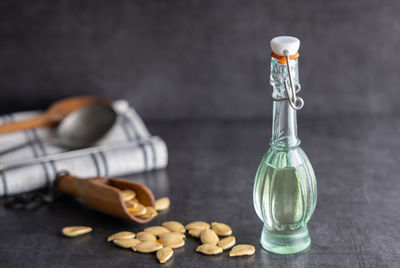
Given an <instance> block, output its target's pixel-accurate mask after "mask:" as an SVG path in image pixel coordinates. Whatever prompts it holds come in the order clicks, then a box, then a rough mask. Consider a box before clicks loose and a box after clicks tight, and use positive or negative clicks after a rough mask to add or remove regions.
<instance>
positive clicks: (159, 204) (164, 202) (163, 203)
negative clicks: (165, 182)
mask: <svg viewBox="0 0 400 268" xmlns="http://www.w3.org/2000/svg"><path fill="white" fill-rule="evenodd" d="M170 204H171V200H169V198H168V197H163V198H160V199H157V200H156V203H155V207H156V210H158V211H160V210H166V209H168V208H169V205H170Z"/></svg>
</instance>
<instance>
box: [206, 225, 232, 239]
mask: <svg viewBox="0 0 400 268" xmlns="http://www.w3.org/2000/svg"><path fill="white" fill-rule="evenodd" d="M211 230H213V231H214V232H215V233H216V234H217V235H220V236H227V235H231V234H232V229H231V227H229V226H228V225H226V224H225V223H220V222H213V223H211Z"/></svg>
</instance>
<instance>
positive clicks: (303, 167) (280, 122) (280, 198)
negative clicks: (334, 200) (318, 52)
mask: <svg viewBox="0 0 400 268" xmlns="http://www.w3.org/2000/svg"><path fill="white" fill-rule="evenodd" d="M290 67H291V74H292V79H293V82H294V83H293V84H294V85H298V81H299V76H298V59H293V60H290ZM286 79H288V69H287V65H286V64H283V63H280V61H279V60H278V59H276V58H274V57H272V59H271V76H270V82H271V85H272V87H273V97H274V98H278V99H279V98H287V97H288V96H287V93H286V90H285V87H284V81H285V80H286ZM296 113H297V112H296V110H294V109H293V108H292V107H291V106H290V104H289V102H288V101H274V103H273V124H272V138H271V140H270V146H271V147H270V148H269V150H268V151H267V153H266V154H265V155H264V157H263V159H262V160H261V163H260V165H259V167H258V170H257V174H256V177H255V181H254V191H253V199H254V200H253V201H254V207H255V210H256V212H257V215H258V216H259V217H260V219H261V220H262V221H263V222H264V228H263V231H262V235H261V241H260V242H261V245H262V246H263V248H265V249H266V250H268V251H270V252H273V253H278V254H293V253H297V252H300V251H303V250H305V249H307V248H308V247H309V246H310V243H311V239H310V236H309V234H308V229H307V223H308V221H309V220H310V218H311V215H312V213H313V211H314V208H315V205H316V202H317V187H316V186H317V185H316V181H315V175H314V170H313V168H312V166H311V163H310V161H309V160H308V158H307V156H306V154H305V153H304V151H303V150H302V149H301V148H300V139H299V138H298V137H297V118H296V116H297V114H296Z"/></svg>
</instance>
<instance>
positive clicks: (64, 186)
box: [57, 174, 85, 197]
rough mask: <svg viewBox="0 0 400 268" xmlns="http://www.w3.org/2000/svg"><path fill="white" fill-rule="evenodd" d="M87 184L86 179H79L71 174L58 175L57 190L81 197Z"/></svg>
mask: <svg viewBox="0 0 400 268" xmlns="http://www.w3.org/2000/svg"><path fill="white" fill-rule="evenodd" d="M84 184H85V180H82V179H78V178H76V177H74V176H71V175H69V174H62V175H58V179H57V190H58V191H60V192H63V193H66V194H70V195H73V196H76V197H81V190H82V189H83V188H85V187H83V186H84Z"/></svg>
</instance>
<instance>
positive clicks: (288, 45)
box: [271, 36, 300, 56]
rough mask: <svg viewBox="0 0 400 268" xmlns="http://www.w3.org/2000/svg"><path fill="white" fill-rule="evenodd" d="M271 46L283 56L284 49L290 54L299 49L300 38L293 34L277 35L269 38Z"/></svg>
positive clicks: (276, 52)
mask: <svg viewBox="0 0 400 268" xmlns="http://www.w3.org/2000/svg"><path fill="white" fill-rule="evenodd" d="M271 48H272V51H273V52H274V53H275V54H278V55H279V56H285V53H284V51H285V50H287V51H288V53H289V54H288V55H289V56H292V55H294V54H296V53H297V51H299V48H300V40H299V39H297V38H296V37H293V36H277V37H275V38H273V39H272V40H271Z"/></svg>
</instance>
